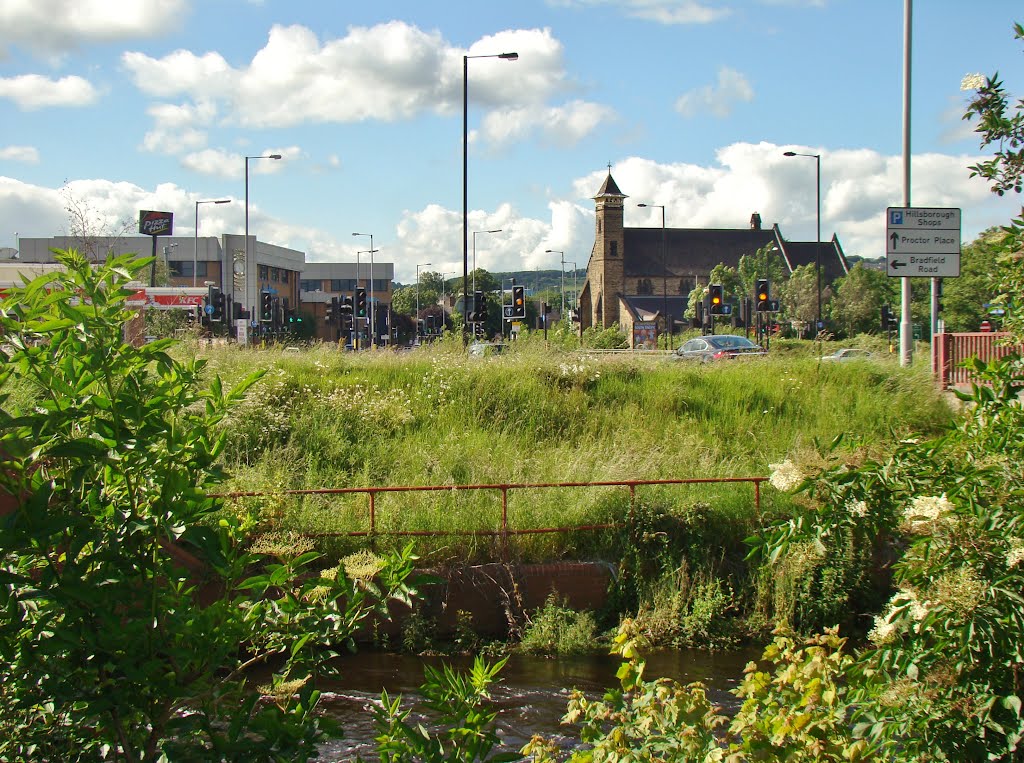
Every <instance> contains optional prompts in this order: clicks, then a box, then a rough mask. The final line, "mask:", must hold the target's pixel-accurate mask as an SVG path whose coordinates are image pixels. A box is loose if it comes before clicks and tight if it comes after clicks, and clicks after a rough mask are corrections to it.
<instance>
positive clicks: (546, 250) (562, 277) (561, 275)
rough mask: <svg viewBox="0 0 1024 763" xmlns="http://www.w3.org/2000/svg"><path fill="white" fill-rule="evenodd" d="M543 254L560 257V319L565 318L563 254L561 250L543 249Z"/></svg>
mask: <svg viewBox="0 0 1024 763" xmlns="http://www.w3.org/2000/svg"><path fill="white" fill-rule="evenodd" d="M544 254H560V255H561V256H562V270H561V273H560V278H561V281H562V283H561V286H562V317H563V319H564V318H565V252H563V251H562V250H561V249H545V250H544Z"/></svg>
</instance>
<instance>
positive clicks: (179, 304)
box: [126, 289, 206, 310]
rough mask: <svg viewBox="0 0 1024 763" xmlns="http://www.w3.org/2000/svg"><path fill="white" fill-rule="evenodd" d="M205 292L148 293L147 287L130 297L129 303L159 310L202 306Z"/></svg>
mask: <svg viewBox="0 0 1024 763" xmlns="http://www.w3.org/2000/svg"><path fill="white" fill-rule="evenodd" d="M205 298H206V295H205V293H204V294H148V293H147V292H146V290H145V289H139V290H138V291H137V292H135V293H134V294H132V295H131V296H130V297H128V299H127V300H126V301H127V304H128V305H129V306H130V307H143V306H145V307H150V308H156V309H158V310H172V309H174V308H192V307H202V304H203V300H204V299H205Z"/></svg>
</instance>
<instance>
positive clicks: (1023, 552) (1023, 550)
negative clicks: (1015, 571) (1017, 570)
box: [1006, 538, 1024, 567]
mask: <svg viewBox="0 0 1024 763" xmlns="http://www.w3.org/2000/svg"><path fill="white" fill-rule="evenodd" d="M1021 562H1024V538H1010V549H1009V550H1008V551H1007V552H1006V566H1007V567H1016V566H1017V565H1018V564H1020V563H1021Z"/></svg>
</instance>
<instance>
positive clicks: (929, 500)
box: [903, 493, 954, 531]
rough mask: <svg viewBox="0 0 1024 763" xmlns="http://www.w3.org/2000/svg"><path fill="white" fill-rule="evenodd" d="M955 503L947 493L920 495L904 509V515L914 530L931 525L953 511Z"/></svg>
mask: <svg viewBox="0 0 1024 763" xmlns="http://www.w3.org/2000/svg"><path fill="white" fill-rule="evenodd" d="M953 508H954V506H953V504H952V502H950V500H949V499H948V498H946V494H945V493H943V494H942V495H940V496H938V497H936V496H918V497H917V498H915V499H914V500H912V501H911V502H910V505H909V506H907V507H906V509H904V510H903V516H904V518H905V519H906V520H907V522H908V523H909V524H910V529H911V530H912V531H918V530H923V529H927V528H929V527H931V526H932V525H933V524H934V523H935V522H937V521H938V520H940V519H942V517H943V516H945V515H947V514H949V513H950V512H952V511H953Z"/></svg>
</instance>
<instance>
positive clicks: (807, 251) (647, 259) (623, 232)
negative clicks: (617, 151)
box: [580, 172, 849, 344]
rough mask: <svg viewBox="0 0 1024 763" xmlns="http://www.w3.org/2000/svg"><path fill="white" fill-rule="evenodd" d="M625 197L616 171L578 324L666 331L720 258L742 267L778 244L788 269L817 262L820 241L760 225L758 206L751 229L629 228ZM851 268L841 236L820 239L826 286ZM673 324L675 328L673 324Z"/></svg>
mask: <svg viewBox="0 0 1024 763" xmlns="http://www.w3.org/2000/svg"><path fill="white" fill-rule="evenodd" d="M627 198H628V197H627V196H626V194H624V193H622V191H620V190H619V187H618V185H617V184H616V183H615V180H614V178H612V175H611V172H609V173H608V177H607V178H605V181H604V184H603V185H602V186H601V189H600V190H599V191H598V192H597V195H596V196H594V202H595V204H596V210H595V211H596V215H595V217H596V219H595V231H594V248H593V249H592V250H591V253H590V261H589V262H588V263H587V276H586V280H585V281H584V283H583V286H582V288H581V290H580V321H581V324H582V325H581V327H582V328H584V329H586V328H589V327H591V326H598V327H608V326H611V325H613V324H618V325H619V327H620V328H621V329H622V330H623V331H624V332H625V334H626V336H627V337H631V344H634V342H635V340H634V339H632V338H633V337H634V336H635V334H636V332H634V328H636V327H638V326H640V325H654V326H656V327H657V330H658V331H659V332H660V331H664V330H665V327H666V326H667V325H668V322H667V321H668V320H671V321H672V322H673V324H674V325H675V326H678V325H679V322H680V321H681V320H682V316H683V315H684V313H685V312H686V309H687V306H688V302H689V298H690V291H691V290H692V289H693V288H695V287H696V286H698V285H700V284H707V282H708V278H709V276H710V274H711V270H712V269H713V268H714V267H715V266H716V265H718V264H719V263H722V264H724V265H728V266H730V267H734V268H735V267H738V266H739V262H740V257H742V256H744V255H753V254H754V253H755V252H757V250H758V249H760V248H762V247H764V246H765V245H767V244H774V245H775V248H776V250H777V251H778V252H779V254H780V255H781V258H782V261H783V263H784V264H785V267H786V269H787V271H788V272H789V273H792V272H793V270H795V269H796V268H798V267H800V266H802V265H806V264H813V263H814V262H815V261H816V256H815V255H816V249H817V245H818V242H816V241H787V240H786V239H785V238H784V237H783V236H782V232H781V231H780V230H779V226H778V224H777V223H776V224H774V225H772V227H771V228H762V227H761V216H760V215H759V214H757V213H756V212H755V213H754V214H753V215H751V217H750V225H749V226H748V227H746V228H735V229H733V228H666V229H664V230H663V229H662V228H660V227H657V228H627V227H625V225H624V223H623V214H624V205H625V200H626V199H627ZM848 270H849V267H848V265H847V262H846V257H845V255H844V254H843V250H842V247H841V246H840V244H839V239H838V238H837V237H836V236H835V235H834V234H833V236H832V239H831V240H830V241H827V242H826V241H822V242H821V279H822V284H828V283H831V282H832V281H833V280H834V279H836V278H838V277H840V276H842V275H845V274H846V273H847V272H848ZM675 330H678V328H676V329H675Z"/></svg>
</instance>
